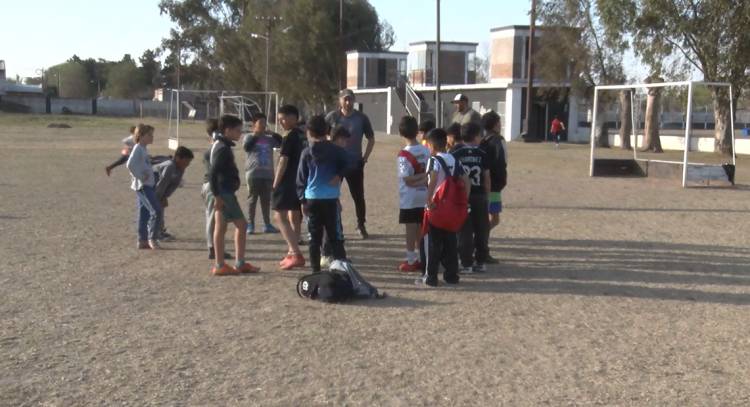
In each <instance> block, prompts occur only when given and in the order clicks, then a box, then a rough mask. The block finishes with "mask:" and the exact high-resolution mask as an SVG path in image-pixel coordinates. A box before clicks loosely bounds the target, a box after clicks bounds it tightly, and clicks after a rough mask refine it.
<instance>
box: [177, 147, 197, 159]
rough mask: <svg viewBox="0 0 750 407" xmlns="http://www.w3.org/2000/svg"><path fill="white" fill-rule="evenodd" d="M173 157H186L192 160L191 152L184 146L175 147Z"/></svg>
mask: <svg viewBox="0 0 750 407" xmlns="http://www.w3.org/2000/svg"><path fill="white" fill-rule="evenodd" d="M174 157H175V158H187V159H190V160H192V159H193V152H192V151H191V150H190V149H189V148H187V147H185V146H179V147H177V150H175V151H174Z"/></svg>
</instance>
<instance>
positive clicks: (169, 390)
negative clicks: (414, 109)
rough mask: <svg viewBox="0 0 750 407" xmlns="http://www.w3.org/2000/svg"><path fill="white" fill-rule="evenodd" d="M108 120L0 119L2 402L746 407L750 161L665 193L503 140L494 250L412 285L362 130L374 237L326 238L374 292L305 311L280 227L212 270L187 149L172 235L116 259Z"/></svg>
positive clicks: (119, 248) (198, 172) (392, 187)
mask: <svg viewBox="0 0 750 407" xmlns="http://www.w3.org/2000/svg"><path fill="white" fill-rule="evenodd" d="M60 121H63V122H68V123H70V124H71V125H72V126H73V128H72V129H47V128H46V125H47V124H48V123H50V122H60ZM154 122H155V124H156V125H157V144H156V147H154V148H152V153H166V152H167V150H166V148H165V146H166V140H165V137H166V136H165V134H166V131H165V129H166V123H164V122H160V121H154ZM128 124H129V122H128V121H125V120H117V119H85V118H84V119H81V118H60V117H56V118H50V117H44V116H18V115H5V114H4V115H2V116H0V174H3V177H2V180H0V232H1V233H0V258H2V259H3V260H2V262H1V263H0V295H1V296H2V302H0V316H1V318H0V405H60V406H70V405H110V404H117V405H281V406H293V405H367V406H371V405H396V406H415V405H424V406H435V405H486V406H488V405H514V406H515V405H555V406H556V405H679V406H683V405H748V404H749V403H750V390H748V389H750V375H748V371H750V369H749V368H750V366H749V365H750V351H749V349H750V340H748V337H750V316H749V313H748V310H749V309H750V249H748V248H747V242H748V237H750V236H749V232H748V230H749V227H748V226H749V222H748V213H750V200H748V198H749V197H750V187H748V184H750V171H749V170H748V166H750V160H749V159H746V158H741V159H740V162H739V165H740V170H739V173H738V183H739V184H740V185H739V186H738V187H736V188H734V189H725V188H693V189H687V190H684V189H682V188H680V187H679V183H678V182H677V181H654V180H648V179H615V178H595V179H592V178H588V177H587V174H588V148H587V147H586V146H572V145H564V146H563V147H562V148H561V149H560V150H553V149H552V148H551V146H549V145H545V144H537V145H528V144H519V143H511V145H510V184H509V187H508V188H507V190H506V192H504V201H505V202H504V203H505V212H504V213H503V217H502V223H501V227H500V228H499V229H498V230H496V231H495V232H494V237H493V240H492V251H493V253H494V255H495V256H496V257H498V258H499V259H501V264H500V265H498V266H495V267H493V268H491V270H490V271H489V272H488V273H487V274H486V275H482V276H467V277H465V278H464V279H462V281H461V284H460V286H458V287H456V288H445V287H441V288H439V289H434V290H420V289H417V288H415V287H414V286H413V284H412V283H413V280H414V276H413V275H408V276H407V275H403V274H399V273H398V272H397V271H395V267H396V264H397V263H398V261H400V259H401V257H402V256H403V248H402V246H403V238H402V229H401V227H399V225H398V224H397V216H396V215H397V202H398V201H397V197H396V182H395V170H394V157H395V153H396V151H397V150H398V148H399V144H398V143H399V140H398V138H397V137H388V136H379V138H378V144H377V145H376V152H375V155H374V159H372V160H371V163H370V164H369V165H368V168H367V197H368V205H369V207H368V214H369V221H368V225H369V228H370V232H371V233H372V234H373V239H372V240H369V241H362V240H359V239H358V237H355V236H351V239H350V240H348V241H347V250H348V251H349V254H350V256H351V257H352V259H353V260H354V262H355V264H356V265H357V266H358V267H359V268H360V269H361V270H362V271H363V273H364V275H365V276H366V277H367V278H369V279H370V280H371V281H372V282H373V283H374V284H376V285H377V286H378V287H380V288H381V289H383V290H386V291H387V292H388V293H389V294H390V297H389V298H387V299H385V300H380V301H370V302H356V303H350V304H345V305H326V304H321V303H316V302H309V301H303V300H301V299H299V298H297V296H296V294H295V291H294V286H295V282H296V279H297V278H298V277H299V276H300V275H301V274H302V273H303V272H302V271H299V272H281V271H277V270H276V267H275V264H276V262H277V261H278V260H279V258H280V257H281V255H282V254H283V253H284V248H283V246H282V244H281V238H280V237H279V236H278V235H270V236H269V235H256V236H253V237H252V238H251V239H249V241H248V245H247V246H248V251H249V253H250V259H251V260H252V261H254V262H258V263H260V264H261V265H262V267H263V269H264V271H263V272H262V273H261V274H260V275H256V276H248V277H230V278H212V277H211V276H209V273H208V268H209V261H208V260H207V259H206V251H205V243H204V241H203V240H202V239H203V238H202V236H203V234H202V230H203V229H202V228H203V208H202V202H201V199H200V196H199V189H200V183H201V177H202V168H201V164H200V163H199V160H196V161H195V162H194V164H193V166H191V167H190V168H189V169H188V173H187V176H186V184H185V187H184V188H182V189H180V190H178V191H177V192H176V195H175V196H174V198H173V199H172V200H171V202H170V203H171V204H170V207H169V209H168V211H167V223H168V226H169V228H170V229H171V231H173V232H174V233H175V234H176V235H177V236H178V238H179V239H178V241H176V242H174V243H166V244H165V247H166V250H164V251H161V252H158V253H152V252H144V251H140V252H139V251H136V250H135V248H134V246H135V230H134V222H133V218H134V212H135V211H134V196H133V195H134V194H133V193H132V191H130V190H129V188H128V176H127V171H126V170H125V169H124V168H122V167H120V168H118V169H116V170H115V172H114V174H113V176H112V177H111V178H107V177H106V176H105V174H104V170H103V167H104V165H105V164H107V163H109V162H110V161H111V160H113V159H114V158H115V157H116V155H117V153H118V151H119V140H120V139H121V138H122V137H124V136H125V134H124V133H125V132H124V129H125V128H126V126H127V125H128ZM186 134H187V137H186V143H187V145H188V146H190V147H194V148H195V149H196V150H197V151H200V152H202V150H203V148H205V147H206V144H205V143H204V142H203V139H202V138H201V137H200V125H198V124H196V125H194V126H192V127H191V128H190V129H189V130H188V131H187V132H186ZM237 154H238V155H239V151H237ZM239 160H240V162H241V161H242V159H241V158H240V159H239ZM243 193H244V190H243ZM343 205H344V217H345V230H347V231H353V226H354V219H353V218H354V216H353V208H352V204H351V200H350V199H348V198H345V199H343Z"/></svg>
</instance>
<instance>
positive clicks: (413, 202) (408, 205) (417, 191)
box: [398, 144, 430, 209]
mask: <svg viewBox="0 0 750 407" xmlns="http://www.w3.org/2000/svg"><path fill="white" fill-rule="evenodd" d="M404 150H405V151H408V152H409V153H411V154H412V155H413V156H414V158H416V159H417V162H418V163H419V165H420V166H421V167H422V171H423V172H424V169H425V168H427V160H428V159H429V158H430V150H429V149H428V148H427V147H425V146H423V145H421V144H417V145H414V146H406V147H404ZM415 173H416V172H415V171H414V166H413V165H412V164H411V162H409V160H408V159H406V158H405V157H401V156H399V157H398V197H399V208H401V209H414V208H424V206H425V205H426V204H427V185H424V186H419V187H410V186H408V185H406V182H404V177H409V176H412V175H414V174H415Z"/></svg>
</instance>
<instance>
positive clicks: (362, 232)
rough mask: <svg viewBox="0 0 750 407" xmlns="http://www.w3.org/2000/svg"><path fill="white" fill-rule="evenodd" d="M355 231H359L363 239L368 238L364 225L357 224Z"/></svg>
mask: <svg viewBox="0 0 750 407" xmlns="http://www.w3.org/2000/svg"><path fill="white" fill-rule="evenodd" d="M357 231H359V235H360V236H361V237H362V239H363V240H366V239H369V238H370V234H369V233H367V228H366V227H365V225H359V226H357Z"/></svg>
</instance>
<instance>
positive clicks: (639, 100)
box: [589, 81, 737, 187]
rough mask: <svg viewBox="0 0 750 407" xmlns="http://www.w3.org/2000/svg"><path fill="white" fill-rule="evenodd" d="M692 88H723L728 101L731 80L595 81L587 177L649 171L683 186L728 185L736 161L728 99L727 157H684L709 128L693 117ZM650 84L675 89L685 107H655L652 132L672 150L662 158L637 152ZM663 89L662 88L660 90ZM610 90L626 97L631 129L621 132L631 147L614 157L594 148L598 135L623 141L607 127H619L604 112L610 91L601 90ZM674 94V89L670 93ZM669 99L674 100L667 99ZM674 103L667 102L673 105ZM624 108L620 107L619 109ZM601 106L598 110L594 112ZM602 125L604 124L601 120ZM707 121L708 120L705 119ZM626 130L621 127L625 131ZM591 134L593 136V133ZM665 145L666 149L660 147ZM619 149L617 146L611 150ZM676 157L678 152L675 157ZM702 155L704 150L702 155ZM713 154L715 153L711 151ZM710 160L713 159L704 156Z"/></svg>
mask: <svg viewBox="0 0 750 407" xmlns="http://www.w3.org/2000/svg"><path fill="white" fill-rule="evenodd" d="M697 87H703V88H710V87H726V88H728V91H729V100H730V101H731V100H732V92H733V89H732V85H731V84H729V83H722V82H698V81H684V82H663V83H650V84H632V85H604V86H597V87H596V88H595V89H594V104H593V107H592V119H591V153H590V165H589V176H592V177H595V176H617V175H622V176H628V175H629V176H649V177H661V178H673V179H679V180H681V183H682V186H683V187H688V186H692V185H711V183H712V182H713V183H714V184H713V185H722V184H723V185H733V184H734V173H735V168H736V164H737V158H736V153H735V148H734V145H735V134H734V133H735V129H734V120H733V119H734V106H732V104H731V103H729V113H730V117H731V118H732V120H730V123H729V126H730V130H731V135H732V160H731V163H729V162H694V161H691V160H690V157H691V155H690V152H691V150H693V151H696V150H700V147H701V146H702V145H704V144H705V143H703V141H707V142H710V143H713V137H710V136H711V135H712V133H713V131H712V130H710V127H709V126H708V125H706V126H703V125H700V124H699V123H696V121H695V117H694V115H695V113H696V112H695V109H694V106H693V100H694V93H695V89H696V88H697ZM656 88H670V89H673V90H677V91H679V93H680V95H681V96H682V97H684V98H686V99H687V102H686V106H685V107H684V110H682V106H684V105H681V106H679V109H677V110H678V111H674V110H675V109H672V111H671V112H670V111H666V110H667V109H664V108H663V105H662V109H661V111H658V112H657V113H656V114H657V117H656V122H657V123H658V124H657V126H658V131H657V132H656V133H657V135H656V136H655V137H658V138H659V140H661V141H660V144H661V143H663V142H664V140H666V141H667V144H668V147H670V148H671V150H673V151H672V152H670V153H669V154H664V157H663V158H662V157H655V156H654V155H653V154H647V153H644V152H643V151H642V149H643V148H644V147H648V146H646V145H644V143H645V142H646V140H647V137H646V136H647V134H646V131H645V129H644V127H645V110H646V109H645V106H646V98H647V93H648V91H649V90H651V89H656ZM661 90H664V89H661ZM612 91H617V92H621V91H625V92H626V93H627V96H626V97H628V98H629V101H630V119H631V123H630V129H631V130H632V131H631V132H630V134H629V135H625V137H628V138H629V141H630V146H631V150H632V158H629V157H627V158H624V157H614V158H613V155H616V153H613V152H612V151H608V152H606V153H605V152H604V151H602V150H605V149H598V148H597V144H598V142H601V141H600V140H599V138H601V137H606V138H607V142H606V143H605V144H608V145H609V144H610V142H609V140H610V139H613V140H614V141H615V144H617V143H620V145H622V143H624V142H627V141H628V140H623V139H621V138H620V137H619V136H617V135H616V136H615V137H614V138H613V137H612V136H611V135H610V134H609V132H608V131H607V128H608V124H610V123H612V126H617V127H619V126H622V125H623V124H622V123H619V122H617V123H616V120H617V119H616V118H614V117H616V116H615V114H614V112H612V111H607V109H608V108H609V109H611V108H612V105H613V104H612V103H611V100H613V98H612V97H611V96H612V95H611V94H610V95H607V94H605V93H604V92H612ZM674 93H677V92H674ZM603 97H604V98H605V100H609V101H610V102H605V103H604V105H605V106H604V107H602V106H601V105H600V104H601V103H602V98H603ZM673 102H674V101H673ZM679 103H684V102H676V103H672V104H673V105H679ZM623 108H626V107H623V106H620V109H623ZM600 110H602V111H600ZM704 110H705V111H702V112H698V114H700V115H702V117H703V119H702V120H704V121H707V120H708V119H706V117H711V120H713V119H712V117H713V115H712V114H710V113H709V112H708V111H707V109H704ZM602 124H604V125H602ZM711 125H713V123H711ZM625 131H626V130H625ZM597 134H598V136H599V138H597ZM664 150H667V148H664ZM616 151H622V150H616ZM680 156H681V157H680ZM706 157H708V155H707V154H704V159H705V158H706ZM713 157H716V156H713ZM707 161H708V160H707ZM710 161H716V159H713V160H710Z"/></svg>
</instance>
